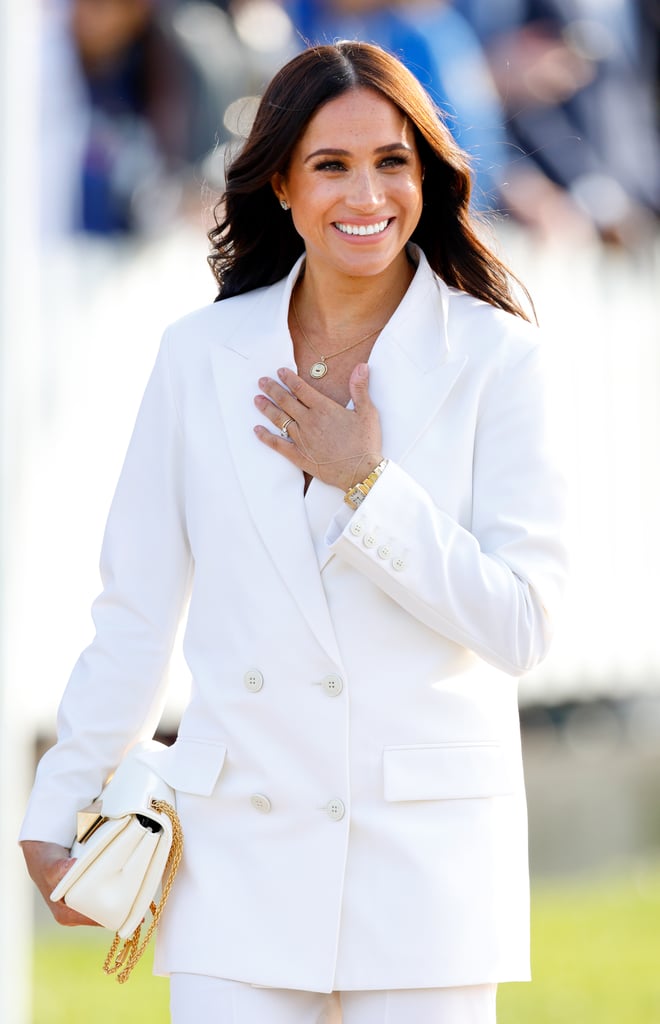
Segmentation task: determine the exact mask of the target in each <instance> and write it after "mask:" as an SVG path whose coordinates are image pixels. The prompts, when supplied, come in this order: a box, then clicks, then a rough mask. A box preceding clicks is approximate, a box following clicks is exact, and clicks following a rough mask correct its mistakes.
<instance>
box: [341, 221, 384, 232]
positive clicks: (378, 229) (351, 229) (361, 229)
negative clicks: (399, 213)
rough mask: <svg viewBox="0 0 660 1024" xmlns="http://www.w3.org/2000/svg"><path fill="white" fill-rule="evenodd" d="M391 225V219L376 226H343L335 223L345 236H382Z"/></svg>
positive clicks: (379, 222)
mask: <svg viewBox="0 0 660 1024" xmlns="http://www.w3.org/2000/svg"><path fill="white" fill-rule="evenodd" d="M389 223H390V218H388V219H387V220H379V221H378V222H377V223H376V224H343V223H342V222H341V221H335V227H336V228H337V230H338V231H341V232H342V234H344V235H380V234H381V233H382V232H383V231H384V230H385V228H386V227H387V225H388V224H389Z"/></svg>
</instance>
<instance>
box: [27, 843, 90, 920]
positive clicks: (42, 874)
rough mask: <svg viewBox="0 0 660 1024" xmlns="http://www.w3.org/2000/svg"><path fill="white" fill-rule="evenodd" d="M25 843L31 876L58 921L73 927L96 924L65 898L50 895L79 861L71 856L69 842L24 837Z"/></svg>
mask: <svg viewBox="0 0 660 1024" xmlns="http://www.w3.org/2000/svg"><path fill="white" fill-rule="evenodd" d="M21 847H22V849H23V856H24V857H25V863H26V864H27V869H28V872H29V875H30V878H31V879H32V881H33V882H34V884H35V885H36V887H37V889H38V890H39V892H40V893H41V895H42V896H43V898H44V900H45V901H46V905H47V906H48V909H49V910H50V912H51V913H52V915H53V917H54V918H55V920H56V921H57V923H58V924H62V925H66V926H67V927H70V928H72V927H74V926H75V925H80V924H87V925H90V924H92V925H96V924H97V922H96V921H92V920H90V918H88V917H85V916H84V915H83V914H79V913H78V912H77V911H76V910H72V909H71V908H70V907H67V905H66V903H65V902H64V900H60V901H59V902H58V903H53V902H52V900H51V898H50V894H51V892H52V891H53V889H54V888H55V886H56V885H57V883H58V882H59V881H60V879H62V878H63V877H64V875H65V874H66V873H67V871H68V870H69V868H70V867H71V865H72V864H73V863H74V861H75V857H71V855H70V851H69V850H67V848H66V847H65V846H58V844H57V843H42V842H37V841H36V840H33V839H26V840H24V841H23V842H22V843H21Z"/></svg>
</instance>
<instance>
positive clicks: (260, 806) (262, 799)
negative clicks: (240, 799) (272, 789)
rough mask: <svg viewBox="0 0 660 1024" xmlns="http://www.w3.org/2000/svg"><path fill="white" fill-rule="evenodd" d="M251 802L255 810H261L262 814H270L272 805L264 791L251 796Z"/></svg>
mask: <svg viewBox="0 0 660 1024" xmlns="http://www.w3.org/2000/svg"><path fill="white" fill-rule="evenodd" d="M250 803H251V804H252V806H253V807H254V809H255V811H261V813H262V814H268V813H269V811H270V809H271V806H272V805H271V802H270V800H269V799H268V797H267V796H264V795H263V793H253V794H252V796H251V797H250Z"/></svg>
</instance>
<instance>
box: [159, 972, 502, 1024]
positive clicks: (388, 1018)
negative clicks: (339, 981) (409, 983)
mask: <svg viewBox="0 0 660 1024" xmlns="http://www.w3.org/2000/svg"><path fill="white" fill-rule="evenodd" d="M496 994H497V985H470V986H468V987H466V988H423V989H400V990H399V989H396V990H392V991H387V992H380V991H376V992H333V993H332V994H331V995H325V994H323V993H318V992H299V991H294V990H292V989H281V988H259V987H255V986H252V985H246V984H244V983H243V982H240V981H225V980H224V979H222V978H210V977H207V976H206V975H203V974H172V975H171V977H170V1009H171V1014H172V1024H202V1022H203V1024H495V1000H496Z"/></svg>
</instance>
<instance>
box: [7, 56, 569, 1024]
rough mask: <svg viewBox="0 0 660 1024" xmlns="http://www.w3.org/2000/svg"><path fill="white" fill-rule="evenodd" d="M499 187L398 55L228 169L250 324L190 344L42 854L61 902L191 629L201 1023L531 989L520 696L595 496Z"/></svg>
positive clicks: (477, 1010) (329, 63) (48, 774)
mask: <svg viewBox="0 0 660 1024" xmlns="http://www.w3.org/2000/svg"><path fill="white" fill-rule="evenodd" d="M470 189H471V178H470V173H469V162H468V159H467V157H466V155H465V153H464V151H463V150H461V149H460V148H459V147H458V146H457V144H456V142H455V140H454V139H453V138H452V136H451V133H450V132H449V131H448V130H447V128H446V126H445V125H444V123H443V121H442V119H441V118H440V116H439V115H438V111H437V110H436V108H435V107H434V105H433V103H432V102H431V100H430V98H429V97H428V95H427V94H426V93H425V92H424V91H423V89H422V88H421V86H420V85H419V83H418V82H417V80H416V79H415V78H414V76H413V75H412V74H410V72H408V71H407V69H406V68H405V67H404V66H403V65H402V64H401V63H400V62H399V61H397V60H396V59H395V58H393V57H391V56H390V55H388V54H387V53H385V52H384V51H383V50H381V49H378V48H377V47H373V46H368V45H366V44H361V43H346V42H345V43H340V44H338V45H336V46H326V47H319V48H312V49H309V50H306V51H304V52H303V53H302V54H300V55H299V56H298V57H296V58H294V59H293V60H292V61H291V62H290V63H289V64H287V65H286V66H285V67H284V68H282V69H281V70H280V71H279V72H278V74H277V75H276V76H275V78H274V79H273V81H272V82H271V84H270V86H269V87H268V88H267V90H266V92H265V93H264V96H263V98H262V100H261V103H260V106H259V109H258V111H257V115H256V118H255V120H254V124H253V126H252V130H251V132H250V135H249V137H248V139H247V140H246V142H245V145H244V147H243V149H242V150H241V151H240V153H238V154H237V155H236V157H235V160H234V162H233V163H232V164H231V166H230V167H229V169H228V172H227V185H226V191H225V194H224V197H223V202H222V203H221V204H220V205H219V206H218V210H217V216H218V221H217V224H216V227H215V228H214V230H213V231H212V232H211V234H210V240H211V244H212V252H211V257H210V262H211V265H212V268H213V271H214V274H215V277H216V280H217V285H218V297H217V298H218V301H216V302H215V303H212V304H210V305H206V306H205V307H203V308H202V309H200V310H198V311H197V312H194V313H192V314H190V315H188V316H186V317H184V318H183V319H180V320H178V321H177V322H176V323H175V324H174V325H172V326H171V327H170V328H169V329H168V330H167V331H166V333H165V335H164V338H163V342H162V345H161V348H160V352H159V354H158V357H157V360H156V364H155V368H154V371H153V374H152V376H151V378H150V382H149V384H148V386H147V391H146V393H145V398H144V401H143V404H142V406H141V410H140V413H139V416H138V421H137V424H136V427H135V431H134V433H133V437H132V440H131V443H130V446H129V451H128V455H127V458H126V462H125V466H124V470H123V472H122V474H121V477H120V481H119V485H118V488H117V491H116V494H115V498H114V501H113V503H112V507H111V512H110V518H109V521H108V526H107V530H106V535H105V543H104V550H103V557H102V577H103V584H104V590H103V593H102V594H101V596H100V597H99V598H98V600H97V602H96V604H95V609H94V618H95V624H96V635H95V638H94V640H93V642H92V644H91V645H90V646H89V647H88V648H87V649H86V651H85V652H84V653H83V654H82V655H81V657H80V659H79V661H78V662H77V665H76V666H75V668H74V672H73V675H72V676H71V679H70V682H69V685H68V687H67V690H66V693H65V695H64V698H63V701H62V704H61V707H60V713H59V730H58V742H57V744H56V745H55V746H54V747H53V748H51V750H50V751H48V753H47V754H46V755H45V757H44V759H43V760H42V761H41V764H40V767H39V769H38V776H37V781H36V783H35V787H34V790H33V794H32V798H31V801H30V806H29V809H28V812H27V815H26V818H25V822H24V827H23V831H22V841H23V846H24V852H25V855H26V859H27V861H28V864H29V869H30V873H31V875H32V877H33V878H34V879H35V882H36V883H37V885H38V886H39V888H40V890H41V892H42V894H43V895H44V897H45V898H46V900H48V898H49V894H50V893H51V892H52V889H53V887H54V885H55V884H56V882H57V881H58V880H59V879H60V878H61V876H62V875H63V874H64V872H65V871H66V870H67V867H68V866H69V865H70V859H69V851H70V844H71V838H72V836H73V834H74V832H75V823H76V812H77V811H78V810H79V809H80V808H81V807H84V806H86V805H87V804H88V803H89V801H90V799H91V798H93V797H95V796H96V795H97V794H98V792H99V791H100V789H101V786H102V783H103V781H104V779H105V778H106V777H107V775H108V773H109V772H111V771H112V770H113V769H114V768H115V767H116V765H117V764H118V763H119V761H120V760H121V758H122V756H123V754H124V753H125V751H126V750H127V748H129V747H130V746H132V745H133V744H134V743H135V742H136V741H137V740H139V739H140V738H143V737H146V736H148V735H150V734H152V733H153V731H154V730H155V728H156V726H157V724H158V722H159V719H160V716H161V713H162V708H163V702H164V698H165V689H166V677H167V666H168V662H169V660H170V655H171V650H172V643H173V641H174V637H175V634H176V631H177V624H178V620H179V618H180V617H181V616H182V615H186V616H187V625H186V636H185V644H184V646H185V653H186V659H187V661H188V664H189V667H190V671H191V676H192V688H191V692H190V698H189V701H188V703H187V705H186V707H185V709H184V712H183V717H182V720H181V723H180V727H179V734H178V738H177V740H176V742H175V743H174V744H173V745H172V746H170V747H167V748H165V749H163V750H160V751H157V752H150V753H145V754H143V755H142V756H143V757H145V758H146V759H147V760H148V761H149V763H150V764H151V766H152V767H153V768H154V769H155V770H156V771H157V772H159V773H160V774H162V776H163V777H164V778H165V779H166V780H167V781H168V782H169V783H170V784H171V785H172V786H174V787H175V789H176V790H177V810H178V813H179V816H180V818H181V823H182V826H183V831H184V834H185V852H184V856H183V861H182V866H181V870H180V871H179V873H178V875H177V878H176V881H175V884H174V887H173V889H172V893H171V896H170V898H169V900H168V903H167V907H166V909H165V912H164V915H163V918H162V920H161V925H160V928H159V935H158V945H157V954H156V970H157V972H158V973H163V974H168V975H170V991H171V1007H172V1019H173V1021H174V1024H200V1022H209V1024H255V1022H259V1024H261V1022H264V1024H320V1021H322V1020H323V1021H325V1022H326V1024H339V1021H342V1020H343V1022H344V1024H385V1022H386V1021H387V1022H388V1024H411V1022H414V1024H436V1022H438V1024H440V1022H442V1024H467V1022H470V1024H493V1022H494V1020H495V1003H496V988H497V983H498V982H499V981H504V980H511V981H512V980H524V979H526V978H527V977H528V975H529V948H528V944H529V883H528V870H527V832H526V821H527V818H526V805H525V793H524V778H523V771H522V758H521V747H520V727H519V716H518V706H517V692H518V685H517V677H518V676H519V675H520V673H522V672H524V671H526V670H528V669H530V668H531V667H533V666H534V665H535V664H536V663H538V662H539V661H540V660H541V659H542V658H543V657H544V655H545V653H546V651H547V649H548V646H549V644H550V641H551V636H552V633H553V621H554V615H555V611H556V609H557V606H558V603H559V601H560V599H561V592H562V590H563V583H564V578H565V571H566V566H565V550H564V542H563V524H564V515H565V513H564V487H563V482H562V474H561V473H560V472H559V470H558V466H557V459H556V451H555V446H554V441H553V434H554V430H553V428H552V417H551V415H550V414H549V410H548V401H549V399H550V395H549V389H548V388H549V378H548V375H547V373H546V369H545V352H544V346H543V345H542V344H541V341H540V338H539V334H538V332H537V330H536V328H535V326H534V325H533V324H531V323H530V322H529V313H528V312H527V311H526V308H525V306H524V305H521V302H520V301H519V299H518V298H517V296H516V291H515V282H514V279H513V278H512V275H511V273H510V272H509V270H508V269H507V267H506V266H505V265H504V264H503V263H502V262H501V261H500V259H499V258H498V257H497V255H496V254H495V253H494V252H493V251H492V250H491V249H490V248H489V247H488V246H487V245H486V244H485V243H484V241H483V240H482V238H481V237H480V233H479V231H478V229H477V225H476V224H475V221H474V219H473V217H472V214H471V210H470ZM49 905H50V909H51V910H52V912H53V914H54V916H55V917H56V919H57V920H58V921H59V922H60V923H62V924H70V925H75V924H84V923H88V922H87V921H86V919H85V918H81V917H80V915H78V914H76V913H75V912H74V911H73V910H72V909H71V908H68V907H67V906H65V905H64V903H62V902H60V903H57V904H54V903H52V902H51V903H50V904H49Z"/></svg>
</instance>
